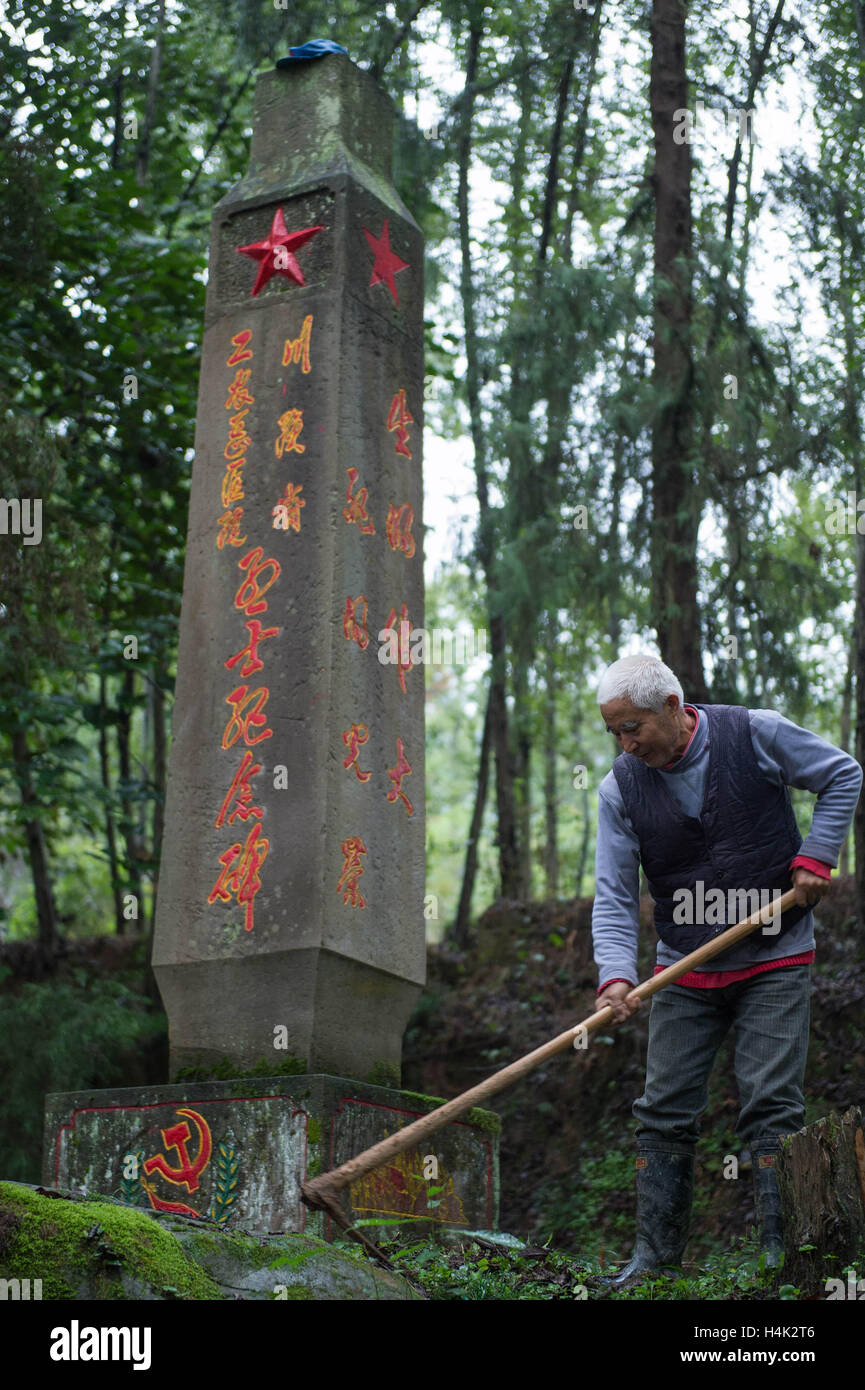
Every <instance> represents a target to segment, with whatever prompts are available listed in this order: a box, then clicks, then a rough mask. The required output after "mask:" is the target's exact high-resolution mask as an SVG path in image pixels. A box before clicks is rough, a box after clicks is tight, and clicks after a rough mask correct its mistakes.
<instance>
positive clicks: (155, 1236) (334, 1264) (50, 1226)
mask: <svg viewBox="0 0 865 1390" xmlns="http://www.w3.org/2000/svg"><path fill="white" fill-rule="evenodd" d="M0 1280H7V1281H13V1280H18V1281H24V1280H29V1286H25V1285H24V1284H22V1283H19V1285H18V1286H17V1287H15V1286H14V1285H13V1286H10V1285H9V1284H8V1283H7V1284H5V1285H0V1289H2V1290H3V1291H4V1293H5V1296H6V1297H7V1298H15V1297H18V1298H22V1297H28V1296H29V1298H30V1299H34V1298H36V1297H39V1296H41V1299H42V1300H43V1301H45V1300H48V1299H75V1300H92V1299H99V1300H114V1299H118V1300H125V1299H135V1300H143V1301H147V1302H152V1301H154V1300H168V1299H172V1300H174V1299H181V1300H185V1301H188V1300H193V1299H194V1300H198V1299H206V1300H213V1299H217V1300H218V1299H232V1300H235V1299H244V1300H248V1299H258V1300H261V1299H268V1300H277V1301H279V1300H289V1299H291V1300H296V1299H309V1300H312V1299H314V1300H317V1301H324V1300H326V1301H332V1300H336V1299H339V1300H354V1299H375V1300H379V1299H390V1300H393V1299H398V1300H412V1299H416V1298H419V1297H421V1295H419V1294H417V1293H416V1292H415V1291H414V1290H413V1289H412V1287H411V1285H409V1284H408V1283H407V1282H406V1280H404V1279H402V1278H400V1276H399V1275H397V1274H391V1273H390V1272H389V1271H387V1270H384V1269H379V1268H377V1267H376V1266H375V1265H373V1264H372V1263H371V1262H369V1261H363V1262H362V1261H361V1260H357V1259H354V1258H352V1256H351V1255H347V1254H345V1253H344V1252H343V1251H341V1250H335V1249H333V1248H332V1247H331V1246H328V1245H325V1244H324V1242H323V1241H320V1240H315V1239H313V1238H311V1237H309V1236H300V1235H294V1236H272V1237H262V1236H256V1235H254V1234H252V1233H250V1232H243V1231H231V1232H227V1231H223V1230H220V1229H219V1228H218V1227H217V1226H215V1225H213V1224H211V1223H207V1224H205V1225H202V1224H200V1223H196V1222H194V1221H191V1220H189V1219H183V1218H180V1217H177V1216H159V1215H157V1214H156V1213H154V1212H144V1211H137V1210H135V1209H134V1208H133V1207H129V1206H127V1205H125V1204H124V1203H122V1202H117V1201H113V1200H112V1199H110V1198H100V1199H96V1198H89V1197H88V1198H84V1197H80V1196H77V1195H76V1194H74V1193H70V1192H62V1191H56V1190H55V1191H53V1192H52V1193H51V1195H46V1193H44V1192H42V1191H40V1190H39V1189H37V1188H34V1187H30V1186H27V1185H25V1184H23V1183H4V1182H0ZM37 1281H40V1282H39V1283H38V1284H37Z"/></svg>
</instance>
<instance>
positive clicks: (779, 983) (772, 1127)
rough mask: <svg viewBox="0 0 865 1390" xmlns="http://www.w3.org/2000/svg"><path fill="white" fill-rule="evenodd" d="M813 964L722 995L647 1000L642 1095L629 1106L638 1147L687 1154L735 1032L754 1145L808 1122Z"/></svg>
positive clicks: (683, 990) (689, 992)
mask: <svg viewBox="0 0 865 1390" xmlns="http://www.w3.org/2000/svg"><path fill="white" fill-rule="evenodd" d="M810 1003H811V967H810V965H785V966H779V967H778V968H777V969H775V970H766V971H763V973H762V974H760V975H752V976H751V978H750V979H748V980H740V981H738V983H736V984H732V985H724V986H722V987H721V988H719V989H694V988H692V987H690V986H688V985H668V986H667V988H666V989H663V990H661V991H660V992H659V993H658V994H656V995H655V997H654V999H653V1000H652V1005H651V1014H650V1016H649V1051H648V1057H647V1062H646V1089H645V1092H644V1093H643V1095H642V1096H641V1097H640V1099H639V1100H638V1101H635V1103H634V1107H633V1113H634V1118H635V1119H636V1120H637V1122H638V1123H637V1130H636V1139H637V1144H638V1146H639V1148H641V1149H655V1150H660V1151H662V1152H665V1153H693V1151H694V1146H695V1145H696V1143H697V1139H698V1138H699V1133H700V1116H701V1115H702V1114H703V1111H704V1110H705V1109H706V1105H707V1104H708V1085H709V1073H710V1072H711V1070H712V1065H713V1063H714V1061H715V1057H716V1055H717V1052H718V1049H719V1047H720V1046H721V1043H722V1042H723V1041H724V1038H725V1037H726V1035H727V1033H728V1032H729V1031H730V1028H731V1027H732V1028H733V1029H734V1037H735V1052H734V1068H735V1074H736V1083H737V1085H738V1089H739V1103H740V1107H741V1108H740V1112H739V1120H738V1124H737V1126H736V1133H737V1134H738V1135H740V1137H741V1138H742V1139H743V1140H745V1141H746V1143H749V1144H751V1145H753V1144H754V1142H755V1141H756V1140H758V1139H762V1140H769V1139H772V1138H775V1137H777V1136H778V1135H781V1134H792V1133H793V1131H794V1130H797V1129H801V1127H802V1125H803V1124H804V1123H805V1106H804V1097H803V1094H802V1088H803V1082H804V1077H805V1062H806V1060H807V1056H808V1026H809V1020H810Z"/></svg>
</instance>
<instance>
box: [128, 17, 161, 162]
mask: <svg viewBox="0 0 865 1390" xmlns="http://www.w3.org/2000/svg"><path fill="white" fill-rule="evenodd" d="M164 28H165V0H159V11H158V13H157V16H156V38H155V39H154V41H153V48H152V50H151V54H150V72H149V74H148V77H147V103H146V105H145V108H144V129H143V130H142V132H141V139H140V140H139V142H138V155H137V158H136V161H135V180H136V183H138V185H139V186H142V185H144V184H145V183H146V182H147V172H148V168H149V166H150V140H151V136H152V134H153V125H154V121H155V118H156V95H157V92H158V91H159V71H160V68H161V66H162V37H163V30H164Z"/></svg>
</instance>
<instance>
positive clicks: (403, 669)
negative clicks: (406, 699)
mask: <svg viewBox="0 0 865 1390" xmlns="http://www.w3.org/2000/svg"><path fill="white" fill-rule="evenodd" d="M395 622H396V609H395V608H392V609H391V610H390V613H389V614H388V617H387V622H386V623H385V625H384V627H383V628H382V631H383V632H395V631H396V629H395V628H394V623H395ZM410 633H411V621H410V619H409V616H408V608H407V607H406V605H405V604H403V605H402V609H401V612H400V622H399V639H398V641H397V642H396V643H395V645H396V647H397V659H396V669H397V675H398V676H399V684H400V689H401V690H402V693H403V695H405V693H406V688H405V678H406V675H407V673H408V672H409V671H410V670H411V669H412V659H411V652H410V651H409V635H410Z"/></svg>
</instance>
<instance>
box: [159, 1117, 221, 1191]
mask: <svg viewBox="0 0 865 1390" xmlns="http://www.w3.org/2000/svg"><path fill="white" fill-rule="evenodd" d="M177 1114H178V1115H186V1116H188V1118H189V1119H190V1120H191V1121H192V1123H193V1124H194V1125H195V1128H196V1130H197V1131H198V1155H197V1157H196V1159H195V1161H194V1162H192V1161H191V1160H190V1157H189V1154H188V1153H187V1151H186V1145H187V1144H188V1143H189V1140H190V1139H191V1138H192V1134H191V1131H190V1128H189V1125H188V1124H187V1123H186V1120H181V1122H180V1124H177V1125H171V1127H170V1128H169V1129H163V1130H162V1131H161V1134H162V1142H163V1144H164V1145H165V1147H166V1149H176V1150H177V1152H178V1155H179V1156H180V1166H179V1167H178V1168H172V1167H171V1165H170V1164H169V1162H168V1160H167V1159H166V1158H165V1156H164V1154H161V1153H158V1154H155V1155H154V1157H153V1158H148V1159H146V1160H145V1162H144V1171H145V1173H146V1174H147V1176H148V1177H150V1174H151V1173H161V1174H162V1176H163V1177H164V1178H166V1179H167V1180H168V1182H173V1183H175V1184H176V1185H177V1186H179V1185H180V1184H181V1183H182V1184H183V1185H184V1187H185V1188H186V1190H187V1192H195V1190H196V1188H197V1187H198V1178H199V1174H200V1173H202V1172H203V1171H204V1169H205V1168H206V1167H207V1165H208V1163H209V1162H210V1154H211V1150H212V1148H213V1141H212V1139H211V1137H210V1129H209V1128H208V1124H207V1121H206V1120H205V1119H203V1118H202V1116H201V1115H199V1114H198V1113H197V1112H196V1111H195V1110H187V1109H185V1108H184V1109H179V1110H178V1111H177Z"/></svg>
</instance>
